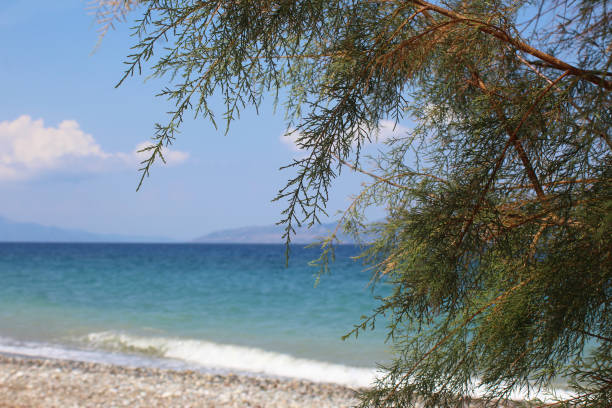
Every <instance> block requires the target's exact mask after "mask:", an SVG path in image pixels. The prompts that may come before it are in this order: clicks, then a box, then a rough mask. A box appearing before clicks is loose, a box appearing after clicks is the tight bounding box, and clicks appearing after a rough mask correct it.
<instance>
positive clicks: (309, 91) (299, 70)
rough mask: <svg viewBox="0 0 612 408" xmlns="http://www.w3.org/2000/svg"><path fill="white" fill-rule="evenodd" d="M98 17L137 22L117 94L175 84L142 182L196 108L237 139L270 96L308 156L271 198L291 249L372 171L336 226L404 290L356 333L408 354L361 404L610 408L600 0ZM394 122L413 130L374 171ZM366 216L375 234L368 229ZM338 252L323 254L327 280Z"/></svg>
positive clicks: (607, 160) (148, 2)
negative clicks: (557, 396)
mask: <svg viewBox="0 0 612 408" xmlns="http://www.w3.org/2000/svg"><path fill="white" fill-rule="evenodd" d="M96 6H98V12H99V17H100V18H101V19H102V20H104V21H105V22H106V24H109V22H112V19H113V18H114V17H116V16H119V17H123V16H124V12H125V11H126V10H128V9H131V10H133V14H131V15H137V17H136V20H137V21H136V25H135V27H134V29H133V33H134V41H135V45H134V47H133V53H132V55H130V56H129V57H128V60H127V70H126V72H125V75H124V76H123V78H122V79H121V82H123V81H124V80H125V79H126V78H128V77H130V76H132V75H133V74H137V73H139V72H140V70H141V67H142V66H143V65H146V66H147V67H148V68H149V69H150V70H151V72H152V75H153V76H155V77H167V78H168V80H169V85H168V87H167V88H164V89H163V90H161V92H160V94H161V96H163V97H165V98H167V99H169V100H170V101H172V102H173V103H174V105H175V109H174V111H173V112H170V113H169V117H168V118H167V120H166V121H164V122H161V123H159V124H157V125H156V130H155V135H154V137H153V145H152V146H150V148H147V149H148V152H149V154H150V156H149V158H148V159H147V160H145V161H144V162H143V168H142V169H141V171H142V179H141V183H142V180H143V179H144V178H145V177H146V176H148V174H149V171H150V169H151V165H152V164H153V163H154V162H155V161H156V160H158V159H161V160H163V156H162V147H164V146H166V145H168V144H171V143H172V141H173V140H174V139H175V137H176V136H177V132H178V129H179V128H180V125H181V123H182V121H183V117H184V115H185V114H190V115H193V114H195V115H196V116H197V117H200V118H205V119H209V120H211V121H213V123H215V121H217V120H218V117H217V116H215V114H217V115H219V114H220V115H221V118H222V120H223V121H225V123H226V126H229V124H230V123H231V122H232V121H233V120H234V119H235V118H237V116H238V114H239V112H240V110H241V109H243V108H244V107H245V106H247V105H248V106H255V107H258V106H260V104H261V103H262V100H263V99H264V97H271V98H276V99H277V100H279V102H280V103H282V104H283V105H284V106H285V108H286V112H287V125H288V128H290V129H295V132H296V135H297V144H298V146H299V147H300V148H301V149H303V150H304V151H305V152H306V155H305V156H304V157H302V158H300V159H297V160H295V161H293V162H291V163H288V166H287V167H288V169H289V170H288V174H291V176H290V179H289V181H288V183H287V185H286V186H285V187H283V188H281V189H280V192H279V194H278V197H276V199H277V200H282V201H285V202H286V203H287V206H286V210H285V211H284V212H283V214H282V219H281V221H280V222H281V223H282V224H284V225H285V238H286V240H287V242H290V240H291V236H292V233H293V231H294V227H295V226H296V225H301V224H304V223H305V224H309V225H310V224H313V223H317V222H318V217H319V215H320V214H322V213H324V211H325V204H326V200H327V197H328V188H329V187H330V184H331V183H332V181H333V180H334V178H335V177H336V176H337V174H338V173H340V172H341V171H342V169H343V168H344V169H345V171H347V170H349V169H350V171H361V172H364V173H365V174H367V175H368V176H369V179H370V180H371V182H370V183H369V184H367V185H365V186H364V188H363V190H362V191H361V192H358V195H356V196H355V199H354V202H353V203H352V205H351V206H350V207H349V208H348V209H347V210H346V212H345V214H344V216H343V218H342V221H341V224H342V227H343V228H344V229H346V230H347V231H349V232H351V233H352V234H354V235H355V236H356V237H357V238H358V239H359V237H368V239H367V240H366V241H367V242H364V244H366V245H364V247H363V253H362V255H361V257H362V259H363V260H364V262H366V263H367V264H368V265H369V266H370V268H371V270H372V273H373V275H374V278H375V279H374V281H375V282H381V281H384V282H385V283H388V284H390V285H391V288H392V290H391V292H390V294H389V295H388V296H386V297H384V298H381V299H380V303H379V307H378V308H377V309H376V310H374V311H373V314H372V316H370V317H368V318H367V319H365V320H363V321H362V322H359V323H358V324H357V325H356V327H355V328H354V330H353V331H352V332H351V334H355V335H357V334H358V333H359V332H360V331H362V330H367V329H370V328H371V327H373V326H374V325H375V322H376V319H377V318H379V317H380V316H382V315H384V316H386V319H385V320H383V322H384V325H385V327H386V330H387V331H388V334H389V341H391V342H392V343H393V345H394V347H395V350H396V354H395V360H394V361H393V362H392V363H390V364H389V365H388V366H386V367H383V369H382V374H381V376H380V379H379V381H378V382H377V383H376V384H375V386H374V387H373V388H372V389H371V390H368V391H364V392H363V394H362V405H363V406H381V407H382V406H394V407H403V406H415V405H419V406H420V405H421V404H423V405H424V406H460V405H461V404H463V403H465V402H466V401H469V399H470V398H472V397H473V396H474V395H480V398H481V399H482V401H483V402H484V403H490V404H496V403H499V402H500V401H502V402H503V401H505V400H507V399H508V398H509V397H510V395H511V393H512V392H513V391H517V390H522V391H523V392H530V393H531V392H533V391H535V390H539V389H541V388H542V387H548V386H550V385H551V383H553V382H554V381H557V380H558V379H567V381H568V382H569V386H570V387H571V388H572V392H573V394H572V396H571V397H569V399H568V398H566V399H565V400H560V401H558V402H557V403H555V404H554V405H558V406H590V407H610V405H611V404H612V357H611V346H612V322H611V316H612V315H611V312H612V310H611V307H610V299H611V295H612V286H611V283H612V259H611V249H612V248H611V244H610V236H612V234H611V232H612V212H611V210H612V166H611V164H612V163H611V160H612V155H611V149H612V136H611V132H610V123H611V114H612V109H611V106H610V105H611V104H610V102H611V94H610V91H611V90H612V69H611V67H610V65H611V61H612V59H611V56H612V24H610V20H611V16H612V14H611V11H610V8H609V5H608V4H607V0H530V1H526V0H516V1H510V0H462V1H454V0H449V1H438V2H435V3H434V2H428V1H425V0H370V1H366V0H353V1H351V0H347V1H324V0H311V1H290V0H287V1H284V0H277V1H269V0H253V1H247V0H231V1H223V0H219V1H200V0H198V1H196V0H141V1H125V0H116V1H109V0H106V1H105V0H99V1H97V2H96ZM121 82H119V83H121ZM212 98H215V99H216V100H218V99H222V100H223V101H225V110H224V111H222V112H213V111H212V108H211V105H209V103H210V101H211V100H212ZM384 119H392V120H395V121H400V120H403V119H405V120H411V121H412V122H413V123H414V127H413V128H412V129H411V131H410V132H409V133H407V134H405V135H402V136H399V137H396V138H395V139H393V140H391V141H390V143H389V146H388V148H387V149H386V151H385V152H384V153H381V154H380V156H378V157H376V158H375V161H374V162H373V163H374V164H373V165H371V166H370V167H372V168H368V169H364V168H363V167H362V164H361V163H362V162H363V160H361V161H360V160H359V159H360V154H359V153H360V151H361V149H362V147H363V146H364V144H365V143H367V142H368V141H369V139H370V137H372V135H373V134H375V133H376V130H377V128H378V126H379V123H380V121H381V120H384ZM279 187H280V186H279ZM371 206H380V207H383V208H385V209H386V217H385V218H384V220H383V221H379V222H375V223H368V222H366V220H365V217H364V211H365V210H366V209H367V208H369V207H371ZM364 233H365V234H364ZM372 237H375V238H372ZM336 244H337V240H336V238H335V235H333V234H332V236H330V237H329V238H328V239H327V240H326V241H325V242H324V243H323V253H322V257H321V259H320V261H321V263H322V267H323V268H324V269H326V261H327V259H329V258H330V257H331V256H332V255H333V247H334V245H336ZM379 322H380V320H379ZM381 324H382V322H381ZM379 329H380V328H379ZM531 395H533V394H531Z"/></svg>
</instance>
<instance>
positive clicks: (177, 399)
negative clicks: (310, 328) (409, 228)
mask: <svg viewBox="0 0 612 408" xmlns="http://www.w3.org/2000/svg"><path fill="white" fill-rule="evenodd" d="M357 402H358V400H357V398H356V391H355V390H353V389H350V388H348V387H344V386H339V385H335V384H324V383H315V382H309V381H302V380H291V379H281V378H270V377H257V376H248V375H235V374H224V375H219V374H208V373H201V372H196V371H174V370H165V369H158V368H149V367H146V368H132V367H123V366H116V365H106V364H99V363H89V362H78V361H69V360H54V359H34V358H25V357H19V356H12V355H0V408H9V407H11V408H17V407H19V408H22V407H23V408H25V407H28V408H29V407H58V408H59V407H61V408H68V407H262V408H263V407H351V406H354V405H355V404H357Z"/></svg>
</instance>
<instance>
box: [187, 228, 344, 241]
mask: <svg viewBox="0 0 612 408" xmlns="http://www.w3.org/2000/svg"><path fill="white" fill-rule="evenodd" d="M335 228H336V223H328V224H320V225H315V226H313V227H312V228H306V227H302V228H298V229H296V232H297V233H296V235H295V237H292V238H291V242H292V243H294V244H310V243H313V242H318V241H320V240H321V239H322V238H324V237H327V236H328V235H329V234H330V233H331V232H333V231H334V229H335ZM283 232H284V226H281V225H267V226H260V227H243V228H234V229H227V230H221V231H215V232H211V233H210V234H207V235H204V236H201V237H198V238H196V239H194V240H193V242H201V243H210V244H213V243H219V244H229V243H235V244H282V243H284V242H285V241H284V240H283V238H282V235H283ZM338 237H339V238H340V241H341V242H342V243H343V244H352V243H353V242H354V241H353V240H352V239H351V238H350V237H348V236H347V235H346V234H344V233H341V232H340V233H338Z"/></svg>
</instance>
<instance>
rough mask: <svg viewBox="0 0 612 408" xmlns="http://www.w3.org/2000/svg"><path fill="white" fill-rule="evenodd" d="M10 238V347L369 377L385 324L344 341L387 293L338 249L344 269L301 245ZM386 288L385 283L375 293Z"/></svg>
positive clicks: (5, 320) (6, 250)
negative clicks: (321, 271) (326, 264)
mask: <svg viewBox="0 0 612 408" xmlns="http://www.w3.org/2000/svg"><path fill="white" fill-rule="evenodd" d="M284 251H285V247H284V245H277V244H200V243H163V244H151V243H146V244H141V243H0V276H1V277H2V281H3V284H2V285H0V352H2V353H12V354H19V355H28V356H34V357H42V358H62V359H71V360H80V361H92V362H106V363H111V364H120V365H132V366H154V367H162V368H176V369H194V370H204V371H220V372H240V373H252V374H261V375H269V376H280V377H292V378H302V379H308V380H313V381H321V382H333V383H338V384H344V385H349V386H368V385H370V384H371V382H372V381H373V379H374V377H375V374H376V367H377V364H378V363H385V362H388V361H390V359H391V353H390V346H389V345H388V344H386V343H385V335H386V333H385V330H384V324H382V322H381V324H380V326H379V328H378V329H377V330H375V331H371V332H365V333H363V334H360V336H359V338H358V339H355V338H352V337H351V338H349V339H347V340H345V341H343V340H342V339H341V337H342V336H343V335H345V334H346V333H348V332H349V331H350V330H351V329H352V328H353V325H355V324H357V323H359V322H360V317H361V316H363V315H367V314H369V313H370V312H371V311H372V310H373V308H374V307H375V306H376V301H375V300H374V296H373V293H372V288H370V287H369V281H370V274H369V273H368V272H366V271H364V267H363V265H362V264H361V263H359V262H357V261H355V260H353V259H352V257H354V256H356V255H358V254H359V248H358V247H356V246H353V245H342V246H339V247H338V248H337V251H336V261H335V262H334V264H333V265H332V273H331V274H327V275H324V276H322V277H321V279H320V281H319V282H318V284H317V285H316V287H315V282H316V275H317V273H318V269H317V268H315V267H312V266H310V265H309V262H310V261H312V260H313V259H316V258H317V257H318V254H319V250H318V249H317V248H304V247H302V246H299V245H295V246H293V247H292V250H291V258H290V261H289V266H288V267H285V255H284ZM384 291H385V287H384V285H383V286H381V287H377V288H375V289H374V294H381V293H383V292H384Z"/></svg>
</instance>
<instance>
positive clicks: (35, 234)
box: [0, 217, 170, 242]
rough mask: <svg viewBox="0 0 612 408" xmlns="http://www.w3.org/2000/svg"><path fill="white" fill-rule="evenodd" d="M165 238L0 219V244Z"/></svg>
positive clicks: (145, 240) (149, 240)
mask: <svg viewBox="0 0 612 408" xmlns="http://www.w3.org/2000/svg"><path fill="white" fill-rule="evenodd" d="M169 241H170V240H169V239H167V238H155V237H153V238H151V237H138V236H127V235H116V234H94V233H91V232H87V231H80V230H73V229H64V228H58V227H48V226H45V225H40V224H35V223H32V222H15V221H11V220H8V219H6V218H4V217H0V242H169Z"/></svg>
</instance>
